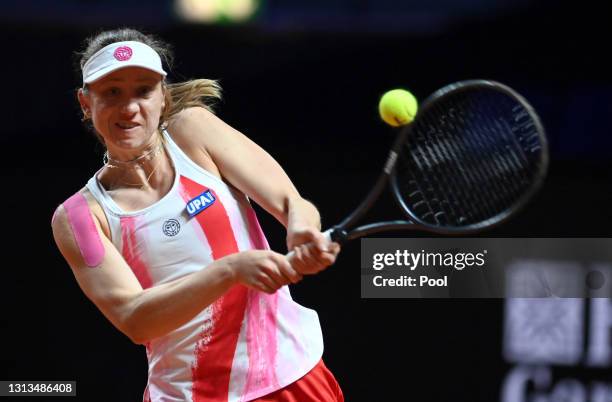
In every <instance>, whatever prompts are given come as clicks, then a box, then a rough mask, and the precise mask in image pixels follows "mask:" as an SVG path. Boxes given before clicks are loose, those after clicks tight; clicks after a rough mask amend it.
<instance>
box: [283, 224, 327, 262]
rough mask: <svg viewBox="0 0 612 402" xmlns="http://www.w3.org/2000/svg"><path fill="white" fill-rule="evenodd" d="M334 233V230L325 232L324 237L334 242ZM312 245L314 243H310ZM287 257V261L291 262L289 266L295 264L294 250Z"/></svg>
mask: <svg viewBox="0 0 612 402" xmlns="http://www.w3.org/2000/svg"><path fill="white" fill-rule="evenodd" d="M333 231H334V229H333V228H331V229H327V230H326V231H325V232H323V236H324V237H325V240H327V241H328V242H331V241H332V239H331V238H332V232H333ZM309 244H312V243H309ZM285 257H287V259H288V260H289V264H293V259H294V258H295V252H294V251H293V250H291V251H289V252H288V253H287V254H286V255H285Z"/></svg>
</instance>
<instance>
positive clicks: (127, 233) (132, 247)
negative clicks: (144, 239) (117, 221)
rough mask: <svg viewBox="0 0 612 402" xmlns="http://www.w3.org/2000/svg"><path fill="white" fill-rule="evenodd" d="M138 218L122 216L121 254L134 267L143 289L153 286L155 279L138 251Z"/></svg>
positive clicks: (133, 269)
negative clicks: (152, 278)
mask: <svg viewBox="0 0 612 402" xmlns="http://www.w3.org/2000/svg"><path fill="white" fill-rule="evenodd" d="M136 220H137V217H135V216H122V217H121V240H122V243H123V247H122V250H121V254H122V255H123V258H125V261H126V262H127V263H128V265H129V266H130V268H132V271H133V272H134V275H136V278H137V279H138V282H140V286H142V288H143V289H147V288H150V287H151V285H152V284H153V281H152V280H151V276H150V274H149V269H148V268H147V266H146V264H145V262H144V261H143V260H142V257H141V255H140V254H139V252H138V250H139V247H138V245H137V239H136V223H137V222H136ZM140 249H142V248H140Z"/></svg>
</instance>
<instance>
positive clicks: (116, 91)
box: [104, 87, 121, 97]
mask: <svg viewBox="0 0 612 402" xmlns="http://www.w3.org/2000/svg"><path fill="white" fill-rule="evenodd" d="M119 94H121V90H120V89H119V88H117V87H110V88H107V89H106V90H105V91H104V95H105V96H109V97H115V96H118V95H119Z"/></svg>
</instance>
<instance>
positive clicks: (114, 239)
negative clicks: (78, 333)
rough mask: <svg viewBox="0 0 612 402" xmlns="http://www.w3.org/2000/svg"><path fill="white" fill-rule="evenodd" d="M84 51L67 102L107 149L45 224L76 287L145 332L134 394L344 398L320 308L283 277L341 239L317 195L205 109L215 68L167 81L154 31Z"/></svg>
mask: <svg viewBox="0 0 612 402" xmlns="http://www.w3.org/2000/svg"><path fill="white" fill-rule="evenodd" d="M81 56H82V58H81V73H82V76H83V86H82V88H81V89H79V90H78V101H79V103H80V105H81V108H82V111H83V115H84V119H85V120H87V121H89V122H91V124H92V126H93V129H94V131H95V133H96V135H97V136H98V138H99V139H100V140H101V141H102V143H103V144H104V146H105V147H106V154H105V158H104V166H103V167H102V168H101V169H100V170H99V171H98V172H96V173H95V174H94V175H93V177H92V178H91V179H90V180H89V181H88V182H87V184H86V186H85V187H84V188H83V189H81V190H80V191H78V192H77V193H76V194H74V195H73V196H72V197H70V198H68V199H67V200H66V201H65V202H64V203H63V204H62V205H61V206H60V207H58V209H57V211H56V213H55V215H54V217H53V220H52V227H53V233H54V237H55V241H56V243H57V245H58V247H59V249H60V251H61V253H62V254H63V256H64V257H65V259H66V261H67V262H68V264H69V265H70V267H71V268H72V270H73V272H74V275H75V277H76V279H77V281H78V283H79V285H80V287H81V289H82V290H83V292H84V293H85V294H86V295H87V297H88V298H89V299H91V301H92V302H93V303H95V305H96V306H97V307H98V308H99V309H100V311H101V312H102V313H103V314H104V315H105V316H106V317H107V318H108V319H109V320H110V321H111V322H112V323H113V324H114V325H115V327H117V328H118V329H119V330H120V331H122V332H123V333H124V334H125V335H127V336H128V337H129V338H130V339H131V340H132V341H133V342H134V343H137V344H143V345H145V346H146V352H147V358H148V363H149V376H148V384H147V387H146V389H145V391H144V397H143V400H144V401H153V402H155V401H160V402H161V401H251V400H259V401H300V402H306V401H342V400H343V396H342V391H341V390H340V387H339V386H338V383H337V382H336V380H335V379H334V377H333V375H332V374H331V373H330V372H329V370H328V369H327V368H326V367H325V365H324V364H323V361H322V360H321V356H322V352H323V341H322V335H321V329H320V325H319V320H318V316H317V314H316V312H315V311H313V310H310V309H307V308H304V307H302V306H300V305H299V304H297V303H295V302H294V301H293V300H292V299H291V296H290V294H289V290H288V287H287V285H288V284H290V283H296V282H298V281H300V280H301V279H302V277H303V275H306V274H315V273H317V272H319V271H321V270H323V269H325V268H326V267H328V266H329V265H331V264H333V262H334V261H335V258H336V255H337V254H338V252H339V246H338V245H337V244H336V243H329V242H327V241H326V240H325V238H324V236H323V235H322V234H321V233H320V218H319V214H318V212H317V209H316V208H315V207H314V206H313V205H312V204H311V203H310V202H308V201H306V200H305V199H303V198H302V197H301V196H300V194H299V193H298V191H297V190H296V189H295V187H294V186H293V184H292V183H291V181H290V180H289V178H288V177H287V175H286V174H285V172H284V171H283V169H282V168H281V167H280V166H279V165H278V163H276V162H275V161H274V159H273V158H272V157H271V156H270V155H269V154H268V153H266V152H265V151H264V150H263V149H261V148H260V147H259V146H257V145H256V144H255V143H253V142H252V141H250V140H249V139H248V138H247V137H245V136H244V135H243V134H241V133H239V132H238V131H236V130H234V129H233V128H231V127H230V126H228V125H227V124H225V123H224V122H223V121H221V120H220V119H219V118H217V117H216V116H215V115H214V114H213V113H212V112H211V111H210V108H209V104H210V101H211V100H214V99H215V98H218V97H219V92H220V89H219V86H218V85H217V83H216V82H214V81H210V80H202V79H200V80H193V81H188V82H183V83H180V84H171V85H170V84H167V83H166V80H165V77H166V71H165V70H164V66H163V64H164V63H162V59H163V60H164V61H165V64H168V61H169V57H170V55H169V51H168V48H167V46H166V45H164V44H163V43H162V42H160V41H158V40H156V39H154V38H153V37H151V36H148V35H144V34H142V33H140V32H138V31H135V30H131V29H121V30H114V31H107V32H103V33H101V34H99V35H97V36H95V37H92V38H90V39H89V40H88V42H87V46H86V49H85V50H84V52H82V54H81ZM249 199H252V200H254V201H255V202H257V203H258V204H259V205H261V206H262V207H263V208H264V209H265V210H266V211H268V212H269V213H271V214H272V215H273V216H274V217H275V218H276V219H278V220H279V221H280V222H281V223H282V224H283V225H285V227H286V229H287V246H288V248H289V249H290V250H293V251H294V252H295V259H294V260H293V261H292V264H289V262H288V261H287V259H286V258H285V256H284V255H282V254H278V253H275V252H273V251H270V250H269V247H268V244H267V242H266V238H265V237H264V235H263V233H262V231H261V228H260V226H259V224H258V222H257V218H256V216H255V213H254V211H253V209H252V208H251V206H250V204H249ZM119 399H120V398H119ZM119 399H118V400H119Z"/></svg>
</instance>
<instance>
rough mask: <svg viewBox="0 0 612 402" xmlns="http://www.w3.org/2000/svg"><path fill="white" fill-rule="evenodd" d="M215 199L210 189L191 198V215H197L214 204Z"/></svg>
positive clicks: (189, 211)
mask: <svg viewBox="0 0 612 402" xmlns="http://www.w3.org/2000/svg"><path fill="white" fill-rule="evenodd" d="M215 200H216V198H215V196H214V195H213V194H212V192H211V191H210V190H206V191H204V192H203V193H202V194H200V195H198V196H197V197H195V198H193V199H191V200H189V202H188V203H187V212H188V213H189V216H190V217H194V216H196V215H197V214H199V213H200V212H202V211H204V210H205V209H206V208H208V207H210V206H211V205H212V204H214V203H215Z"/></svg>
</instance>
